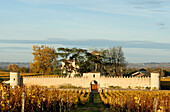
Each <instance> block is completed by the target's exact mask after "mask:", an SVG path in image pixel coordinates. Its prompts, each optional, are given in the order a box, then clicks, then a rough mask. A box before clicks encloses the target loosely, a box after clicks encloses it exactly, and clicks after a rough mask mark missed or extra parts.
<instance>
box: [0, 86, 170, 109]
mask: <svg viewBox="0 0 170 112" xmlns="http://www.w3.org/2000/svg"><path fill="white" fill-rule="evenodd" d="M0 96H1V97H0V102H1V103H0V111H4V112H7V111H15V112H17V111H21V110H24V111H34V112H39V111H44V112H80V111H81V112H113V111H116V112H146V111H147V112H153V111H161V112H169V111H170V106H169V105H170V91H141V90H138V91H135V90H108V91H105V90H102V91H99V92H90V90H79V89H75V90H68V89H67V90H59V89H55V88H47V87H40V86H29V87H15V88H10V87H5V86H3V85H0Z"/></svg>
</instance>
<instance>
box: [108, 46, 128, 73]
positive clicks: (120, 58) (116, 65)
mask: <svg viewBox="0 0 170 112" xmlns="http://www.w3.org/2000/svg"><path fill="white" fill-rule="evenodd" d="M106 57H107V61H106V66H107V70H108V71H109V75H111V76H122V75H123V74H124V72H125V69H126V65H127V62H126V61H125V57H124V53H123V51H122V47H112V48H109V49H107V50H106Z"/></svg>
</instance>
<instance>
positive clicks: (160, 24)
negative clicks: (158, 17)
mask: <svg viewBox="0 0 170 112" xmlns="http://www.w3.org/2000/svg"><path fill="white" fill-rule="evenodd" d="M156 25H157V26H165V23H162V22H160V23H156Z"/></svg>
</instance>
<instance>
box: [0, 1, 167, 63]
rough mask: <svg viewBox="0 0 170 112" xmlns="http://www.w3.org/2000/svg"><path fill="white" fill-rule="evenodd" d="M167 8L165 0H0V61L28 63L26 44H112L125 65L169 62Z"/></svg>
mask: <svg viewBox="0 0 170 112" xmlns="http://www.w3.org/2000/svg"><path fill="white" fill-rule="evenodd" d="M169 4H170V1H169V0H0V61H11V62H17V61H19V62H30V61H32V59H33V57H32V55H31V53H32V46H33V45H34V44H47V45H49V46H54V47H55V48H57V47H80V48H88V49H90V48H95V47H97V48H108V47H113V46H117V45H118V46H122V47H123V50H124V53H125V56H126V60H127V61H128V62H170V58H169V56H170V47H169V46H170V38H169V37H170V33H169V32H170V21H169V20H170V5H169ZM54 40H55V42H54ZM63 40H65V41H68V42H69V41H70V42H72V43H73V44H72V43H69V44H68V42H61V41H63ZM95 40H96V41H95ZM80 41H81V42H80ZM83 42H84V43H86V44H82V43H83ZM93 42H94V43H95V44H93ZM102 42H103V43H102ZM104 42H105V43H104ZM107 42H108V43H109V42H112V43H113V44H111V43H109V44H108V46H107ZM127 43H129V44H127ZM146 43H147V44H146ZM103 44H104V45H103Z"/></svg>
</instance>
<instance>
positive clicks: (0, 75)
mask: <svg viewBox="0 0 170 112" xmlns="http://www.w3.org/2000/svg"><path fill="white" fill-rule="evenodd" d="M20 76H40V75H39V74H35V73H20ZM45 76H54V75H45ZM55 76H56V75H55ZM0 78H1V79H3V80H9V79H10V73H9V72H0Z"/></svg>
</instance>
